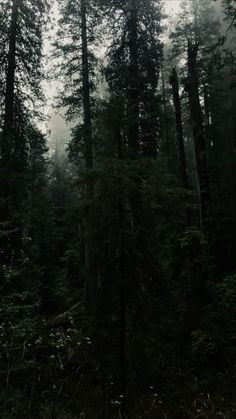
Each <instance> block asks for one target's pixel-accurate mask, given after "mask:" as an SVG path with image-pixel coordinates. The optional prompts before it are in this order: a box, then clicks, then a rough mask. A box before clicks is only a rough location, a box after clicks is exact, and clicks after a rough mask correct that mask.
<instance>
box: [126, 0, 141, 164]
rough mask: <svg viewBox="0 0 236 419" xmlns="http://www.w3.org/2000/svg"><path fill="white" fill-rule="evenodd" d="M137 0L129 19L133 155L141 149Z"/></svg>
mask: <svg viewBox="0 0 236 419" xmlns="http://www.w3.org/2000/svg"><path fill="white" fill-rule="evenodd" d="M136 1H137V0H130V20H129V55H130V65H129V89H128V105H127V108H128V109H127V116H128V121H127V123H128V127H127V132H128V150H129V154H130V155H131V156H135V155H136V154H138V151H139V93H138V29H137V26H138V16H137V4H136Z"/></svg>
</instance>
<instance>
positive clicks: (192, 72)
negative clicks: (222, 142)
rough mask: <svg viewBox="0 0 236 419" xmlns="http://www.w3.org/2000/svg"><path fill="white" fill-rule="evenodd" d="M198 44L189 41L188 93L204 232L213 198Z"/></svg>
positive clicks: (201, 220)
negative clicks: (208, 163)
mask: <svg viewBox="0 0 236 419" xmlns="http://www.w3.org/2000/svg"><path fill="white" fill-rule="evenodd" d="M197 54H198V44H196V43H195V44H192V43H191V41H190V40H189V41H188V83H187V86H186V87H187V91H188V96H189V104H190V115H191V121H192V127H193V141H194V149H195V159H196V169H197V175H198V181H199V192H200V224H201V228H202V231H204V229H205V224H206V221H207V220H209V218H210V217H211V197H210V186H209V175H208V166H207V155H206V139H205V133H204V129H203V116H202V110H201V104H200V99H199V77H198V70H197Z"/></svg>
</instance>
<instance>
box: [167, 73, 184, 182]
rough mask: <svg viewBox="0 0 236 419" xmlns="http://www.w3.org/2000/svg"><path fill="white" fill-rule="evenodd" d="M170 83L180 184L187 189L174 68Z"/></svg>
mask: <svg viewBox="0 0 236 419" xmlns="http://www.w3.org/2000/svg"><path fill="white" fill-rule="evenodd" d="M170 84H171V86H172V94H173V102H174V108H175V123H176V137H177V146H178V154H179V169H180V170H179V171H180V175H181V180H182V185H183V188H184V189H188V175H187V167H186V156H185V149H184V136H183V124H182V109H181V102H180V97H179V81H178V75H177V71H176V69H175V68H173V70H172V75H171V77H170Z"/></svg>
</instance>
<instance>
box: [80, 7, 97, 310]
mask: <svg viewBox="0 0 236 419" xmlns="http://www.w3.org/2000/svg"><path fill="white" fill-rule="evenodd" d="M81 41H82V89H83V119H84V120H83V122H84V146H85V165H86V169H87V171H88V173H87V181H86V199H87V201H88V202H91V201H92V200H93V195H94V193H93V192H94V191H93V180H92V179H91V173H89V172H90V171H91V170H92V169H93V138H92V115H91V92H90V80H89V62H88V39H87V1H86V0H81ZM92 220H93V206H92V205H91V206H90V208H89V209H88V210H87V213H86V216H85V287H86V300H87V306H88V309H89V311H91V312H92V311H93V310H94V308H95V304H96V274H95V257H94V241H93V235H92V233H93V228H92Z"/></svg>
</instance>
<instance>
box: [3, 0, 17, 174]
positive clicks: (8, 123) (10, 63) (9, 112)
mask: <svg viewBox="0 0 236 419" xmlns="http://www.w3.org/2000/svg"><path fill="white" fill-rule="evenodd" d="M19 3H20V0H14V1H13V4H12V11H11V22H10V30H9V50H8V57H7V72H6V93H5V111H4V123H3V134H2V145H1V152H2V166H3V167H4V166H5V165H6V164H7V163H8V160H9V157H10V155H11V149H12V131H13V122H14V89H15V70H16V33H17V20H18V10H19Z"/></svg>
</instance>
